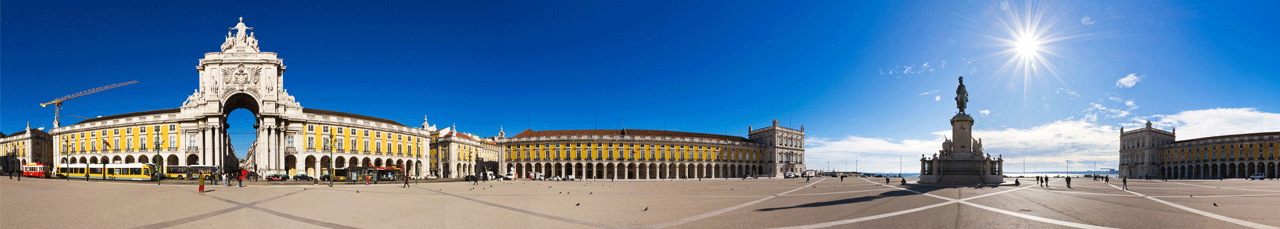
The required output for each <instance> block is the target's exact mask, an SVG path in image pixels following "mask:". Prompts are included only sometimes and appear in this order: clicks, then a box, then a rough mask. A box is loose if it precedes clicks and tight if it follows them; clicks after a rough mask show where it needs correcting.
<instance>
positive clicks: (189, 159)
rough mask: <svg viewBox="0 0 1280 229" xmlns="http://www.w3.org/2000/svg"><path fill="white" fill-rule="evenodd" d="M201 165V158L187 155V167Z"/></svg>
mask: <svg viewBox="0 0 1280 229" xmlns="http://www.w3.org/2000/svg"><path fill="white" fill-rule="evenodd" d="M199 164H200V156H196V155H195V154H192V155H187V165H199Z"/></svg>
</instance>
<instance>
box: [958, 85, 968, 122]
mask: <svg viewBox="0 0 1280 229" xmlns="http://www.w3.org/2000/svg"><path fill="white" fill-rule="evenodd" d="M968 103H969V91H967V90H965V89H964V76H961V77H960V86H959V87H956V108H960V113H961V114H964V108H965V105H966V104H968Z"/></svg>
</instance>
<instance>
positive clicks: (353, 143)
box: [351, 139, 356, 152]
mask: <svg viewBox="0 0 1280 229" xmlns="http://www.w3.org/2000/svg"><path fill="white" fill-rule="evenodd" d="M351 152H356V140H355V139H351Z"/></svg>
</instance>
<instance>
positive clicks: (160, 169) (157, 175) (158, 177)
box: [144, 127, 164, 185]
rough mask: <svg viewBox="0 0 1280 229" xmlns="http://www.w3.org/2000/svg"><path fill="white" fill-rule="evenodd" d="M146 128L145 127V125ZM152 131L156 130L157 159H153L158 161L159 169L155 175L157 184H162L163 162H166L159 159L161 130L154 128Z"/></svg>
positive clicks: (157, 166)
mask: <svg viewBox="0 0 1280 229" xmlns="http://www.w3.org/2000/svg"><path fill="white" fill-rule="evenodd" d="M144 128H145V127H144ZM152 132H155V139H153V140H155V141H154V142H155V145H156V147H155V148H156V159H154V160H152V161H155V162H157V163H156V169H157V170H156V172H155V174H156V175H155V177H156V185H160V171H164V169H163V165H161V164H164V163H159V161H160V132H159V131H154V130H153V131H152Z"/></svg>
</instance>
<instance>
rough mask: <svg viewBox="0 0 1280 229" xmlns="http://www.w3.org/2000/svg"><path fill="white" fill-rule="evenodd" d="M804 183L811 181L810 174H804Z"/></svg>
mask: <svg viewBox="0 0 1280 229" xmlns="http://www.w3.org/2000/svg"><path fill="white" fill-rule="evenodd" d="M886 179H888V178H886ZM804 183H809V176H804ZM885 183H886V184H888V183H889V182H885Z"/></svg>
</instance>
